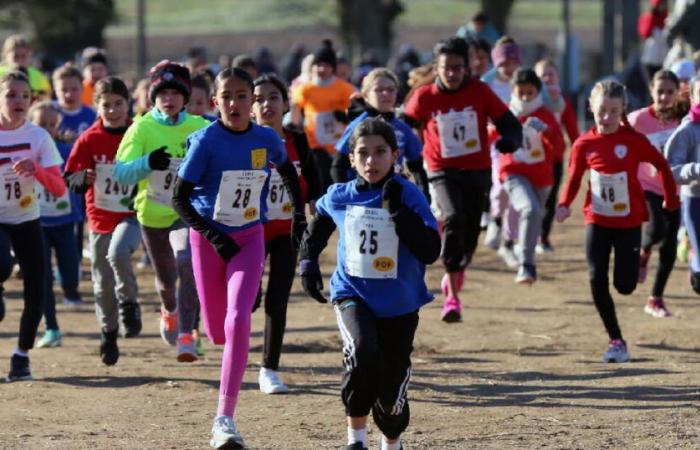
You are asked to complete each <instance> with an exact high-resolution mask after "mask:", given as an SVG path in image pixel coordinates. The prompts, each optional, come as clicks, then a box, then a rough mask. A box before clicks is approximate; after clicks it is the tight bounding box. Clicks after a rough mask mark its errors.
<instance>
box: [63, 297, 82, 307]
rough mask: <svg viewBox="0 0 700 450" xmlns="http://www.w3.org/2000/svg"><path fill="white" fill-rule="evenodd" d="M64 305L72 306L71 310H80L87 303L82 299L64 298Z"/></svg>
mask: <svg viewBox="0 0 700 450" xmlns="http://www.w3.org/2000/svg"><path fill="white" fill-rule="evenodd" d="M63 304H64V305H66V306H70V307H71V308H80V307H81V306H83V305H85V302H84V301H83V299H82V298H80V297H77V298H70V297H63Z"/></svg>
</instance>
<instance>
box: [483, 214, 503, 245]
mask: <svg viewBox="0 0 700 450" xmlns="http://www.w3.org/2000/svg"><path fill="white" fill-rule="evenodd" d="M484 245H485V246H487V247H488V248H490V249H491V250H498V247H499V246H500V245H501V227H499V226H498V224H497V223H496V221H495V220H491V221H490V222H489V224H488V226H487V227H486V236H484Z"/></svg>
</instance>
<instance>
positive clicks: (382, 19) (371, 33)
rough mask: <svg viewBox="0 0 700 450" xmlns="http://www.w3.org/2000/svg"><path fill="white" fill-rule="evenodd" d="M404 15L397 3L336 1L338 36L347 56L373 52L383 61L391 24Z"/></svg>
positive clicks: (384, 0)
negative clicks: (349, 53) (338, 22)
mask: <svg viewBox="0 0 700 450" xmlns="http://www.w3.org/2000/svg"><path fill="white" fill-rule="evenodd" d="M403 11H404V5H403V4H402V3H401V1H400V0H338V15H339V19H340V34H341V36H342V39H343V41H344V42H345V45H346V46H347V48H348V49H350V52H351V53H355V52H359V53H360V54H364V53H365V52H373V53H374V54H375V55H376V56H377V57H378V58H380V59H381V60H384V61H386V59H387V58H388V57H389V54H390V53H391V42H392V39H393V37H394V31H393V26H394V21H395V19H396V18H397V17H398V16H399V15H400V14H401V13H402V12H403Z"/></svg>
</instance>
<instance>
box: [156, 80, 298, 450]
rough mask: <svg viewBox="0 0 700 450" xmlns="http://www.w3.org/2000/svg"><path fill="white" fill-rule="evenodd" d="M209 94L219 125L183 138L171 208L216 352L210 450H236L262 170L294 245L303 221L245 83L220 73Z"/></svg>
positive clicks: (288, 166)
mask: <svg viewBox="0 0 700 450" xmlns="http://www.w3.org/2000/svg"><path fill="white" fill-rule="evenodd" d="M214 91H215V97H214V98H215V100H214V101H215V103H216V106H217V108H218V109H219V113H220V114H221V120H218V121H216V122H214V123H212V124H211V125H210V126H208V127H207V128H205V129H204V130H201V131H199V132H196V133H193V134H192V135H191V136H190V137H189V139H188V152H187V154H186V156H185V160H184V161H183V163H182V166H181V167H180V169H179V171H178V179H177V181H176V184H175V192H174V194H173V204H174V206H175V208H176V210H177V212H178V213H179V214H180V216H181V217H182V218H183V220H184V221H185V222H186V223H187V224H188V225H189V226H191V227H192V230H191V231H190V242H191V245H192V265H193V268H194V273H195V280H196V282H197V292H198V293H199V300H200V303H201V311H202V317H203V318H204V328H205V329H206V332H207V335H208V336H209V339H210V340H212V341H213V342H214V343H215V344H219V345H221V344H224V353H223V358H222V361H221V386H220V389H219V405H218V408H217V412H216V418H215V419H214V425H213V427H212V439H211V442H210V444H211V446H212V447H214V448H242V447H243V438H242V437H241V435H240V434H239V433H238V431H237V430H236V425H235V423H234V421H233V415H234V412H235V408H236V402H237V400H238V392H239V390H240V388H241V383H242V381H243V374H244V372H245V368H246V364H247V361H248V346H249V340H250V316H251V312H252V309H253V304H254V303H255V297H256V293H257V292H258V288H259V286H260V278H261V277H262V271H263V264H264V258H265V248H264V232H263V227H262V224H261V222H262V221H263V220H264V217H265V213H266V210H267V206H266V202H265V198H266V196H267V190H268V189H267V188H268V181H267V180H268V176H269V173H270V169H269V167H268V164H269V163H270V162H273V163H275V164H276V166H277V171H278V173H279V174H280V176H281V177H282V179H283V180H284V184H285V186H286V187H287V190H288V192H287V194H288V195H290V198H291V199H292V202H293V210H294V215H293V225H292V227H293V232H292V235H293V236H294V238H295V239H300V238H301V233H302V232H303V230H304V229H305V228H306V219H305V216H304V207H303V204H302V202H301V196H300V192H299V179H298V178H297V173H296V169H295V168H294V165H293V164H292V163H291V162H289V161H288V160H287V154H286V152H285V149H284V144H283V142H282V140H281V139H280V138H279V137H278V135H277V133H276V132H275V130H273V129H271V128H268V127H263V126H260V125H257V124H254V123H252V122H251V114H250V113H251V107H252V105H253V80H252V79H251V78H250V75H249V74H248V73H247V72H246V71H244V70H242V69H238V68H232V69H226V70H224V71H222V72H221V73H219V75H218V76H217V77H216V80H215V87H214ZM156 107H157V105H156ZM271 192H272V191H271ZM297 242H298V241H297ZM154 262H155V261H154Z"/></svg>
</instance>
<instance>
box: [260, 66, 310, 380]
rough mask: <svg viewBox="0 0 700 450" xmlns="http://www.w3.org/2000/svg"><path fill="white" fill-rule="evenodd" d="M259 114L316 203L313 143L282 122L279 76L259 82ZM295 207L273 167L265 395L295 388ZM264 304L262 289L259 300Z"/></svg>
mask: <svg viewBox="0 0 700 450" xmlns="http://www.w3.org/2000/svg"><path fill="white" fill-rule="evenodd" d="M253 84H254V86H255V91H254V103H253V113H254V114H255V120H256V122H257V123H258V124H260V125H266V126H268V127H270V128H272V129H274V130H275V131H276V132H277V134H278V135H279V137H280V138H282V139H284V142H285V147H286V150H287V160H288V161H290V162H291V163H292V164H294V166H295V167H296V171H297V174H299V176H300V178H299V182H300V185H301V194H302V198H303V199H304V200H305V202H310V203H315V202H316V199H317V198H318V196H319V190H320V188H319V186H318V180H317V178H316V171H315V168H314V166H313V163H312V161H311V158H310V156H309V144H308V143H307V141H306V136H305V135H304V133H299V132H295V131H292V130H289V129H285V128H283V127H282V119H283V117H284V114H285V113H286V112H287V110H288V109H289V97H288V96H287V86H286V85H285V84H284V82H283V81H282V80H280V79H279V78H278V77H277V76H275V75H270V74H266V75H263V76H261V77H259V78H257V79H256V80H255V82H254V83H253ZM291 206H292V203H291V199H290V198H288V197H287V195H286V192H285V190H284V184H283V183H282V179H281V177H280V174H279V172H278V171H277V169H276V168H274V167H271V168H270V182H269V192H268V196H267V218H268V222H267V223H266V224H265V255H269V257H270V272H269V275H268V280H267V289H266V290H265V337H264V344H263V363H262V367H261V368H260V375H259V377H258V382H259V384H260V391H262V392H264V393H266V394H279V393H284V392H287V391H288V390H289V388H288V387H287V385H285V384H284V383H283V382H282V380H280V379H279V376H278V374H277V370H278V369H279V361H280V354H281V352H282V340H283V338H284V329H285V327H286V323H287V302H288V301H289V293H290V291H291V290H292V282H293V281H294V274H295V270H296V262H297V261H296V260H297V251H296V249H295V248H294V246H293V245H292V241H291V239H290V235H289V234H290V230H291V222H292V212H293V211H292V209H291ZM261 301H262V286H261V290H260V291H258V297H257V299H256V306H255V308H256V309H257V307H258V304H259V303H260V302H261Z"/></svg>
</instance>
